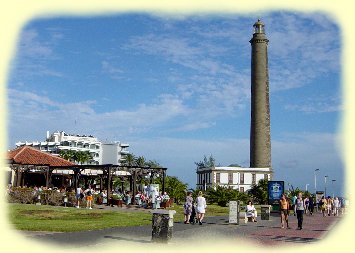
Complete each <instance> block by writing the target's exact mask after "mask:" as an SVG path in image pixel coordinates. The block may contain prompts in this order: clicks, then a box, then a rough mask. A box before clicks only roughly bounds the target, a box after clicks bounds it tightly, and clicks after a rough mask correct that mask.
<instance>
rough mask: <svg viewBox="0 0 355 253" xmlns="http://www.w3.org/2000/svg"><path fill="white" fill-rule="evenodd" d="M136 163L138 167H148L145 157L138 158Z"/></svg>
mask: <svg viewBox="0 0 355 253" xmlns="http://www.w3.org/2000/svg"><path fill="white" fill-rule="evenodd" d="M135 162H136V165H137V166H140V167H144V166H146V160H145V158H144V156H139V157H137V158H136V160H135Z"/></svg>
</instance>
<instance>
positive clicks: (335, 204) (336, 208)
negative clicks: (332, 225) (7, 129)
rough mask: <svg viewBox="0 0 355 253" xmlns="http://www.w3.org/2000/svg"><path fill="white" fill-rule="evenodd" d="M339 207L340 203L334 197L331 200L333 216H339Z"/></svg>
mask: <svg viewBox="0 0 355 253" xmlns="http://www.w3.org/2000/svg"><path fill="white" fill-rule="evenodd" d="M339 207H340V201H339V199H338V197H335V199H334V200H333V214H334V216H339Z"/></svg>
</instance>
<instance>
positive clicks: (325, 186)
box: [324, 176, 328, 198]
mask: <svg viewBox="0 0 355 253" xmlns="http://www.w3.org/2000/svg"><path fill="white" fill-rule="evenodd" d="M327 178H328V176H324V197H325V198H326V197H327Z"/></svg>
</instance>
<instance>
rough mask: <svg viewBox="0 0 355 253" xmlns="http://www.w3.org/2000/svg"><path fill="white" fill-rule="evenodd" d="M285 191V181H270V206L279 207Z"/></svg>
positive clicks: (268, 187)
mask: <svg viewBox="0 0 355 253" xmlns="http://www.w3.org/2000/svg"><path fill="white" fill-rule="evenodd" d="M284 190H285V187H284V181H269V182H268V185H267V193H268V200H269V205H278V204H279V201H280V199H281V195H282V194H283V193H284Z"/></svg>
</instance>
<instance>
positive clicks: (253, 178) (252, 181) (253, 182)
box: [251, 174, 256, 184]
mask: <svg viewBox="0 0 355 253" xmlns="http://www.w3.org/2000/svg"><path fill="white" fill-rule="evenodd" d="M251 176H252V179H251V183H252V184H256V174H251Z"/></svg>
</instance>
